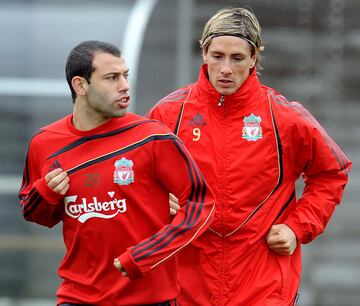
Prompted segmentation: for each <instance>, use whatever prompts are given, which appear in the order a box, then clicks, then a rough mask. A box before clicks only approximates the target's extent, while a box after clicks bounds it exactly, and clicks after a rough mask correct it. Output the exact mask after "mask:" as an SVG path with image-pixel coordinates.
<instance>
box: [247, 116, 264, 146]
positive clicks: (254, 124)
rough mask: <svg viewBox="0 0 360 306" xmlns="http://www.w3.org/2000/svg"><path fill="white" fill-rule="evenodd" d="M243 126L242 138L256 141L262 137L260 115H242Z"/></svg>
mask: <svg viewBox="0 0 360 306" xmlns="http://www.w3.org/2000/svg"><path fill="white" fill-rule="evenodd" d="M243 121H244V126H243V129H242V138H245V139H247V140H248V141H256V140H258V139H260V138H262V128H261V126H260V123H261V117H260V116H255V115H254V114H251V115H250V116H247V117H244V120H243Z"/></svg>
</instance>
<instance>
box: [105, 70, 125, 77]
mask: <svg viewBox="0 0 360 306" xmlns="http://www.w3.org/2000/svg"><path fill="white" fill-rule="evenodd" d="M126 73H129V69H126V70H125V71H124V72H108V73H105V74H104V76H109V75H112V74H117V75H121V74H126Z"/></svg>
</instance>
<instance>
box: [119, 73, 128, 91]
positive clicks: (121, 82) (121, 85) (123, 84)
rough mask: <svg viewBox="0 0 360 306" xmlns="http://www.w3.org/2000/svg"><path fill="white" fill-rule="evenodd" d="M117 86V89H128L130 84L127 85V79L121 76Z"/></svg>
mask: <svg viewBox="0 0 360 306" xmlns="http://www.w3.org/2000/svg"><path fill="white" fill-rule="evenodd" d="M117 88H118V91H129V89H130V86H129V81H128V80H127V78H125V77H123V76H122V77H121V78H120V79H119V82H118V86H117Z"/></svg>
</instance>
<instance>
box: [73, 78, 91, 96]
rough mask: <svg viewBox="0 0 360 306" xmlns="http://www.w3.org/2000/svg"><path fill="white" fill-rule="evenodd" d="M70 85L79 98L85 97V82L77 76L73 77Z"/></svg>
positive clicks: (86, 84) (86, 86)
mask: <svg viewBox="0 0 360 306" xmlns="http://www.w3.org/2000/svg"><path fill="white" fill-rule="evenodd" d="M71 85H72V87H73V89H74V91H75V92H76V94H77V95H79V96H85V95H86V93H87V88H88V83H87V81H86V80H85V79H84V78H82V77H79V76H75V77H73V78H72V80H71Z"/></svg>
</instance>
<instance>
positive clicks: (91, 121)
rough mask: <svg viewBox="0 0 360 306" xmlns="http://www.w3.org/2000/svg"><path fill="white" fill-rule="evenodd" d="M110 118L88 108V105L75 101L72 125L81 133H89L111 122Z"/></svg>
mask: <svg viewBox="0 0 360 306" xmlns="http://www.w3.org/2000/svg"><path fill="white" fill-rule="evenodd" d="M109 120H110V118H108V117H105V116H104V115H102V114H100V113H97V112H95V111H94V110H92V109H89V108H88V107H86V103H80V101H75V105H74V110H73V119H72V124H73V125H74V127H75V128H76V129H77V130H79V131H89V130H92V129H95V128H96V127H98V126H100V125H101V124H103V123H105V122H107V121H109Z"/></svg>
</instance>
